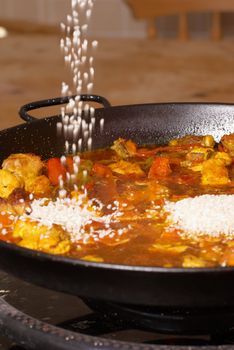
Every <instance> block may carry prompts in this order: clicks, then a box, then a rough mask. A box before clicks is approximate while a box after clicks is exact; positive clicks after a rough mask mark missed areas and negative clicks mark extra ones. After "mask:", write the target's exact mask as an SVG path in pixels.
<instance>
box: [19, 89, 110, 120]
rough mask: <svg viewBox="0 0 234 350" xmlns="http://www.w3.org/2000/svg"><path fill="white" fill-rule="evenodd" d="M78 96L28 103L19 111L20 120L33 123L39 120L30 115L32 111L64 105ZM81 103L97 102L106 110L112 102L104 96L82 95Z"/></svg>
mask: <svg viewBox="0 0 234 350" xmlns="http://www.w3.org/2000/svg"><path fill="white" fill-rule="evenodd" d="M75 97H76V95H73V96H65V97H56V98H51V99H48V100H42V101H36V102H31V103H28V104H26V105H24V106H22V107H21V108H20V110H19V115H20V118H21V119H23V120H24V121H26V122H27V123H32V122H33V121H35V120H38V118H35V117H33V116H31V115H30V114H28V113H27V112H28V111H32V110H34V109H38V108H43V107H50V106H56V105H62V104H65V103H68V102H69V100H70V99H71V98H75ZM80 99H81V101H91V102H96V103H99V104H101V105H103V107H104V108H108V107H111V104H110V102H109V101H108V100H107V99H106V98H105V97H102V96H98V95H80Z"/></svg>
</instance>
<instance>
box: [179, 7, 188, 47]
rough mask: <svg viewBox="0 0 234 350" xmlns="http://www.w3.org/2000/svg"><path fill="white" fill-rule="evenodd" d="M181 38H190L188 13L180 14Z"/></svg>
mask: <svg viewBox="0 0 234 350" xmlns="http://www.w3.org/2000/svg"><path fill="white" fill-rule="evenodd" d="M179 39H180V40H181V41H187V40H188V39H189V30H188V17H187V14H186V13H181V14H180V15H179Z"/></svg>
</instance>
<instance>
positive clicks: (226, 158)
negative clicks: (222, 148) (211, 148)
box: [214, 152, 232, 166]
mask: <svg viewBox="0 0 234 350" xmlns="http://www.w3.org/2000/svg"><path fill="white" fill-rule="evenodd" d="M214 159H221V160H222V161H223V162H224V164H225V165H226V166H228V165H230V164H231V163H232V158H231V157H230V155H229V154H228V153H226V152H215V154H214Z"/></svg>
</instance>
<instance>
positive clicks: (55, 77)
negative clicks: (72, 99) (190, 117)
mask: <svg viewBox="0 0 234 350" xmlns="http://www.w3.org/2000/svg"><path fill="white" fill-rule="evenodd" d="M59 39H60V38H59V36H58V35H56V34H47V35H45V34H38V33H34V34H33V35H32V34H27V33H24V34H17V33H14V34H10V35H9V36H8V37H7V38H6V39H0V128H1V129H3V128H6V127H9V126H12V125H15V124H18V123H19V118H18V116H17V111H18V109H19V107H20V106H21V105H22V104H25V103H27V102H30V101H34V100H39V99H45V98H49V97H55V96H59V95H60V87H61V82H62V81H67V82H69V73H68V71H67V70H66V69H65V67H64V63H63V59H62V55H61V53H60V50H59ZM95 67H96V84H95V89H94V92H95V93H97V94H101V95H104V96H105V97H107V98H108V99H109V100H110V101H111V102H112V104H113V105H118V104H133V103H148V102H168V101H176V102H177V101H203V102H205V101H211V102H232V103H234V39H225V40H223V41H221V42H219V43H214V42H210V41H208V40H206V39H204V40H202V41H201V40H200V41H196V40H194V41H189V42H187V43H180V42H177V41H150V40H146V39H145V40H143V39H141V40H136V39H121V40H120V39H112V40H111V39H105V40H100V41H99V48H98V51H97V54H96V65H95ZM48 114H50V111H48V110H47V111H42V112H40V116H43V115H48Z"/></svg>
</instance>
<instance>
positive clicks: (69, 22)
mask: <svg viewBox="0 0 234 350" xmlns="http://www.w3.org/2000/svg"><path fill="white" fill-rule="evenodd" d="M94 2H95V0H71V14H68V15H67V17H66V21H65V22H64V23H61V31H62V38H61V41H60V48H61V51H62V54H63V57H64V62H65V64H66V66H67V68H68V69H69V70H70V73H71V76H72V85H71V86H69V84H68V83H66V82H62V86H61V94H62V96H70V98H69V102H68V103H67V105H66V106H65V107H62V108H61V118H62V119H61V122H58V123H57V131H58V135H59V136H61V135H63V136H64V138H65V155H68V154H72V155H73V173H72V174H70V173H67V174H66V178H65V179H62V178H61V179H60V181H59V186H60V197H64V196H65V195H66V191H65V190H64V182H67V183H73V185H74V188H75V189H76V187H77V186H76V185H75V184H74V180H75V178H76V175H77V174H78V171H79V164H80V158H79V156H77V153H78V152H81V151H82V150H91V149H92V134H93V130H94V128H95V124H96V118H95V109H94V107H92V106H90V104H89V103H88V102H84V101H82V99H81V94H82V93H84V94H92V92H93V85H94V76H95V69H94V52H95V50H96V48H97V46H98V41H97V40H93V41H91V42H90V41H89V39H88V35H87V31H88V27H89V22H90V18H91V15H92V11H93V7H94ZM72 96H73V97H72ZM74 96H75V97H74ZM103 126H104V120H103V119H101V120H100V126H99V127H100V131H102V130H103ZM61 163H62V164H63V165H65V164H66V157H65V156H62V157H61ZM83 176H86V174H85V173H84V174H83Z"/></svg>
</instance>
